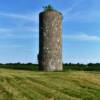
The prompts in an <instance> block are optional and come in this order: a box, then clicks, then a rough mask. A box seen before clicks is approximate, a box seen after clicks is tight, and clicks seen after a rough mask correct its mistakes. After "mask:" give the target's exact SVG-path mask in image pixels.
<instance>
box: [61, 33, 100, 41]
mask: <svg viewBox="0 0 100 100" xmlns="http://www.w3.org/2000/svg"><path fill="white" fill-rule="evenodd" d="M63 38H64V39H67V40H72V41H73V40H77V41H100V36H96V35H88V34H85V33H81V34H77V35H63Z"/></svg>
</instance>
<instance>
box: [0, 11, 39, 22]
mask: <svg viewBox="0 0 100 100" xmlns="http://www.w3.org/2000/svg"><path fill="white" fill-rule="evenodd" d="M38 15H39V11H37V12H32V13H29V14H16V13H6V12H0V16H2V17H7V18H13V19H20V20H25V21H33V22H35V23H38Z"/></svg>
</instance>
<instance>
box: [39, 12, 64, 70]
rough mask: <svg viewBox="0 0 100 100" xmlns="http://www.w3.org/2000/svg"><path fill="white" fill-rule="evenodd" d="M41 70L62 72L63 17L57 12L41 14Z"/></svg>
mask: <svg viewBox="0 0 100 100" xmlns="http://www.w3.org/2000/svg"><path fill="white" fill-rule="evenodd" d="M38 60H39V69H40V70H44V71H61V70H62V69H63V67H62V15H61V14H60V13H59V12H57V11H44V12H41V13H40V14H39V55H38Z"/></svg>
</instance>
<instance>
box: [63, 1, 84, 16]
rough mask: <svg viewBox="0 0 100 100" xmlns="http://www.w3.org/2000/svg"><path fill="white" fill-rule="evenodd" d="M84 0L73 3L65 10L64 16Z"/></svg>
mask: <svg viewBox="0 0 100 100" xmlns="http://www.w3.org/2000/svg"><path fill="white" fill-rule="evenodd" d="M82 1H83V0H77V1H75V3H73V4H72V5H71V7H69V8H68V9H67V10H64V11H63V14H64V16H65V15H67V14H68V13H69V12H71V11H72V10H73V9H74V8H75V7H77V6H78V5H79V4H80V3H81V2H82Z"/></svg>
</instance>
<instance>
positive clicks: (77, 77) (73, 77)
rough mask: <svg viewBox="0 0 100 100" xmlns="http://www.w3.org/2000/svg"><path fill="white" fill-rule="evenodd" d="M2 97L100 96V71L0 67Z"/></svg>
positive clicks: (65, 99) (69, 99)
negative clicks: (31, 69)
mask: <svg viewBox="0 0 100 100" xmlns="http://www.w3.org/2000/svg"><path fill="white" fill-rule="evenodd" d="M0 100H100V72H93V71H92V72H86V71H65V72H38V71H37V72H36V71H24V70H12V69H0Z"/></svg>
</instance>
